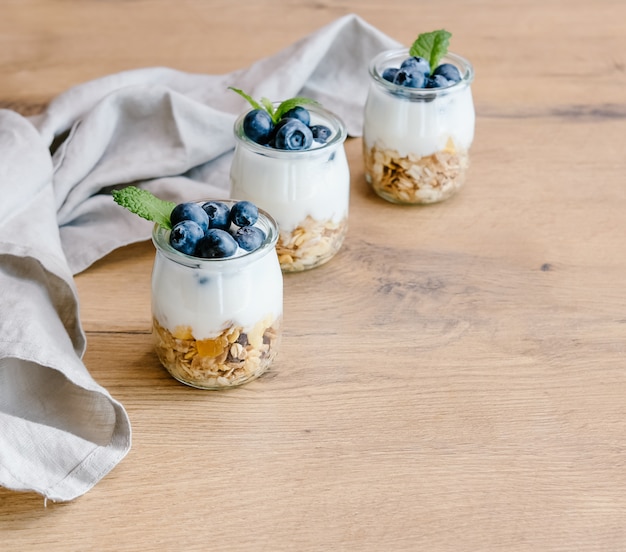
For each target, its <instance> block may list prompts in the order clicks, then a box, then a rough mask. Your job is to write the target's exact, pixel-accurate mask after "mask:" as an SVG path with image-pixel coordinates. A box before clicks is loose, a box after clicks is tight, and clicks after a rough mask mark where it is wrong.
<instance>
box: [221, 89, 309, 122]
mask: <svg viewBox="0 0 626 552" xmlns="http://www.w3.org/2000/svg"><path fill="white" fill-rule="evenodd" d="M228 88H229V89H230V90H232V91H233V92H236V93H237V94H239V95H240V96H241V97H242V98H244V99H245V100H246V101H247V102H248V103H249V104H250V105H251V106H252V107H253V108H254V109H262V110H264V111H267V113H268V114H269V116H270V117H271V118H272V122H273V123H274V124H276V123H277V122H278V121H280V118H281V117H282V116H283V115H284V114H285V113H287V111H289V110H290V109H293V108H294V107H297V106H301V107H304V106H306V105H319V102H318V101H316V100H313V99H311V98H305V97H303V96H296V97H295V98H289V99H288V100H284V101H283V102H281V103H280V104H278V106H274V104H273V103H272V102H271V101H270V100H268V99H267V98H261V99H260V100H259V101H258V102H257V101H256V100H255V99H254V98H253V97H252V96H250V95H249V94H246V93H245V92H244V91H243V90H240V89H239V88H235V87H233V86H229V87H228Z"/></svg>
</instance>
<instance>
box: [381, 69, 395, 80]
mask: <svg viewBox="0 0 626 552" xmlns="http://www.w3.org/2000/svg"><path fill="white" fill-rule="evenodd" d="M397 73H398V68H397V67H387V69H385V70H384V71H383V79H385V80H386V81H389V82H393V80H394V79H395V78H396V74H397Z"/></svg>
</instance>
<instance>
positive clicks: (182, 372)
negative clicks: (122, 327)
mask: <svg viewBox="0 0 626 552" xmlns="http://www.w3.org/2000/svg"><path fill="white" fill-rule="evenodd" d="M205 201H208V200H205ZM220 201H223V202H224V203H226V204H227V205H229V207H230V206H232V205H233V204H234V203H235V201H234V200H228V201H227V200H220ZM202 203H204V201H203V202H202ZM256 226H258V227H260V228H261V229H262V230H263V231H264V232H265V235H266V238H265V241H264V242H263V244H262V245H261V246H260V247H259V248H258V249H256V250H254V251H251V252H245V251H243V250H238V253H237V254H236V255H235V256H233V257H227V258H220V259H203V258H198V257H193V256H190V255H185V254H184V253H181V252H179V251H176V250H175V249H174V248H173V247H171V246H170V244H169V230H165V229H164V228H162V227H160V226H158V225H155V227H154V230H153V232H152V241H153V243H154V245H155V247H156V256H155V260H154V266H153V270H152V325H153V327H152V329H153V337H154V342H155V348H156V353H157V356H158V357H159V360H160V361H161V364H163V366H164V367H165V368H166V369H167V371H168V372H169V373H170V374H171V375H172V376H173V377H174V378H176V379H177V380H179V381H180V382H182V383H185V384H187V385H190V386H192V387H198V388H201V389H224V388H229V387H234V386H236V385H240V384H242V383H246V382H248V381H251V380H253V379H255V378H257V377H258V376H260V375H261V374H262V373H263V372H265V371H266V370H267V368H268V367H269V366H270V364H271V363H272V361H273V359H274V358H275V356H276V353H277V349H278V346H279V343H280V338H281V323H282V314H283V275H282V272H281V270H280V265H279V264H278V257H277V255H276V241H277V239H278V227H277V224H276V221H275V220H274V219H273V218H272V217H271V216H270V215H269V214H268V213H266V212H265V211H263V210H262V209H259V220H258V221H257V223H256Z"/></svg>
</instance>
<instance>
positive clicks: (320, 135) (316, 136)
mask: <svg viewBox="0 0 626 552" xmlns="http://www.w3.org/2000/svg"><path fill="white" fill-rule="evenodd" d="M309 128H310V129H311V134H313V140H315V141H316V142H320V143H322V144H325V143H326V142H327V141H328V139H329V138H330V136H331V134H332V133H333V131H332V130H330V129H329V128H328V127H327V126H324V125H313V126H312V127H309Z"/></svg>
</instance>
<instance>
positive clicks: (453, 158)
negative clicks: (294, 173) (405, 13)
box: [363, 49, 475, 204]
mask: <svg viewBox="0 0 626 552" xmlns="http://www.w3.org/2000/svg"><path fill="white" fill-rule="evenodd" d="M408 57H410V54H409V51H408V49H402V50H391V51H386V52H383V53H381V54H379V55H378V56H376V57H375V58H374V59H373V60H372V62H371V63H370V67H369V73H370V87H369V91H368V97H367V101H366V103H365V112H364V122H363V159H364V162H365V178H366V180H367V182H368V183H369V184H370V186H371V187H372V189H373V190H374V192H376V193H377V194H378V195H379V196H380V197H382V198H384V199H386V200H387V201H390V202H392V203H401V204H424V203H435V202H438V201H442V200H444V199H447V198H449V197H450V196H452V195H453V194H454V193H456V192H457V191H458V190H459V189H460V188H461V187H462V186H463V183H464V181H465V176H466V172H467V169H468V166H469V149H470V146H471V144H472V141H473V139H474V122H475V113H474V103H473V100H472V92H471V88H470V84H471V82H472V80H473V78H474V70H473V68H472V66H471V65H470V63H469V62H468V61H467V60H465V59H463V58H462V57H461V56H458V55H455V54H447V55H446V56H444V58H443V59H442V60H441V63H452V64H453V65H455V66H456V67H457V69H459V72H460V73H461V80H460V81H459V82H458V83H456V84H454V85H452V86H449V87H445V88H407V87H404V86H401V85H398V84H394V83H392V82H389V81H387V80H385V79H383V77H382V74H383V72H384V70H385V69H387V68H388V67H399V66H400V64H401V63H402V61H403V60H405V59H406V58H408Z"/></svg>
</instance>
